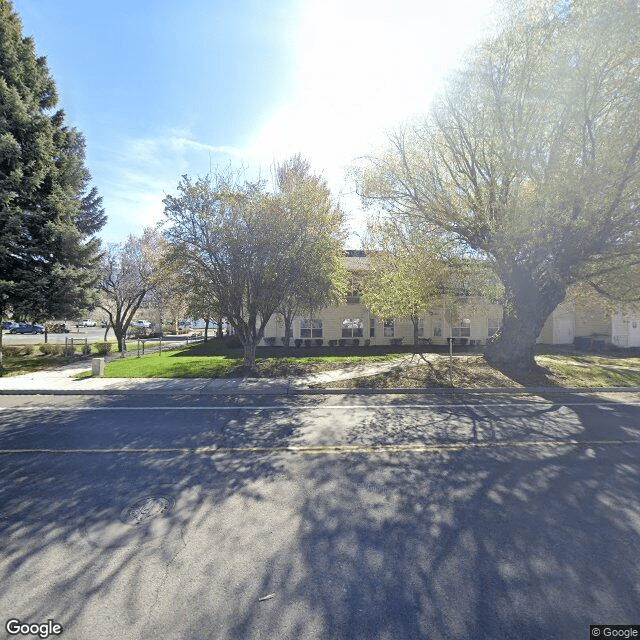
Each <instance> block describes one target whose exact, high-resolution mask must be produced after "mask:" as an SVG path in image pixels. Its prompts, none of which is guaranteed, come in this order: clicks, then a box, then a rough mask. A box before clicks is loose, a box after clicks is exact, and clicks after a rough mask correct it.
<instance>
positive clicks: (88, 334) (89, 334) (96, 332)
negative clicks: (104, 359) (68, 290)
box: [2, 324, 114, 345]
mask: <svg viewBox="0 0 640 640" xmlns="http://www.w3.org/2000/svg"><path fill="white" fill-rule="evenodd" d="M67 327H68V328H69V333H49V334H48V335H47V341H48V342H51V343H62V344H64V341H65V338H74V339H75V338H82V339H84V338H87V340H88V341H89V342H97V341H102V340H104V331H105V330H104V329H101V328H100V327H79V328H76V327H75V325H70V324H67ZM113 337H114V335H113V330H111V329H110V330H109V335H108V336H107V338H111V339H113ZM2 343H3V344H8V345H13V344H44V335H42V334H36V335H33V334H30V333H15V334H11V333H9V332H8V331H3V332H2Z"/></svg>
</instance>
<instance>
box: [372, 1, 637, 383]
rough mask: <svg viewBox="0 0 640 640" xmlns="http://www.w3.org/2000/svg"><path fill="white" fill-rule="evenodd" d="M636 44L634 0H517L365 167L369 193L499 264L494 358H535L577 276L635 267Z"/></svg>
mask: <svg viewBox="0 0 640 640" xmlns="http://www.w3.org/2000/svg"><path fill="white" fill-rule="evenodd" d="M639 51H640V14H639V11H638V5H637V2H630V1H629V0H609V1H608V2H601V1H600V0H567V1H566V2H557V1H555V0H553V1H552V0H538V1H532V2H513V3H511V5H509V11H508V12H507V14H506V18H505V19H504V24H503V25H502V28H501V30H500V31H499V33H498V34H497V35H495V36H494V37H492V38H490V39H488V40H486V41H485V42H483V43H482V44H481V45H479V46H478V47H477V48H476V50H475V51H474V52H473V53H472V55H471V56H470V57H469V59H468V61H467V63H466V65H465V66H464V68H463V69H462V70H461V71H459V72H458V73H457V74H456V75H455V76H454V77H453V78H451V79H450V81H449V82H448V85H447V87H446V90H445V91H444V92H443V94H442V95H441V96H440V97H439V98H438V99H437V100H436V101H435V103H434V105H433V108H432V109H431V112H430V113H429V115H428V116H427V117H426V118H425V119H424V120H422V121H418V122H414V123H412V124H410V125H407V126H405V127H404V128H402V129H400V130H397V131H396V132H395V133H394V134H393V135H392V136H391V138H390V145H389V148H388V150H387V151H386V152H384V153H381V154H379V155H378V156H376V157H373V158H370V159H369V162H368V164H367V165H366V166H365V167H364V169H363V170H362V173H361V176H360V179H361V184H360V188H361V190H362V193H363V196H364V198H365V200H366V201H367V202H369V203H379V204H380V205H382V207H383V208H384V209H386V210H387V211H388V212H390V213H392V214H393V215H407V216H411V217H413V218H415V219H418V220H422V221H424V222H425V223H427V224H432V225H435V226H437V227H438V228H439V229H441V230H442V232H443V233H446V234H449V235H450V236H452V237H454V238H456V239H457V240H458V242H459V243H460V244H461V245H463V246H464V247H466V248H467V249H471V250H472V251H474V252H476V254H477V255H478V256H482V257H484V258H485V259H486V261H487V264H489V265H490V266H491V267H492V268H493V270H494V271H495V273H496V274H497V276H498V277H499V278H500V280H501V281H502V283H503V285H504V288H505V301H504V315H503V327H502V330H501V332H500V334H499V336H498V338H497V340H495V341H494V342H492V343H491V344H490V345H488V347H487V349H486V357H487V358H488V359H489V361H490V362H492V363H493V364H495V365H497V366H500V367H502V368H504V369H509V370H515V371H517V370H526V369H531V368H533V367H534V366H535V361H534V349H535V341H536V338H537V336H538V335H539V333H540V331H541V329H542V326H543V324H544V322H545V320H546V319H547V317H548V316H549V314H550V313H551V312H552V311H553V310H554V309H555V308H556V306H557V305H558V304H559V303H560V302H561V301H562V300H563V299H564V297H565V295H566V292H567V288H568V287H569V286H571V285H572V284H574V283H578V282H581V281H582V282H584V281H587V282H593V283H594V284H596V285H598V286H600V287H601V288H604V287H606V286H607V283H615V282H616V281H618V282H619V281H620V279H621V278H622V279H628V278H629V277H630V274H635V273H637V272H638V268H637V265H638V264H639V263H640V248H639V247H640V242H639V241H640V222H639V213H640V174H639V162H638V154H639V152H640V109H639V107H640V82H638V78H639V77H640V56H639V55H638V52H639ZM634 265H636V266H634ZM612 274H615V275H612Z"/></svg>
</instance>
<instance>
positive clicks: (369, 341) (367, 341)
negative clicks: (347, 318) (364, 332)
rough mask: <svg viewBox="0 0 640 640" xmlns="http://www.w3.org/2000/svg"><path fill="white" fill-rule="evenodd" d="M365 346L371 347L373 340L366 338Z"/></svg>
mask: <svg viewBox="0 0 640 640" xmlns="http://www.w3.org/2000/svg"><path fill="white" fill-rule="evenodd" d="M364 346H365V347H370V346H371V340H370V339H369V338H366V339H365V341H364Z"/></svg>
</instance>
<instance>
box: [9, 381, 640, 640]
mask: <svg viewBox="0 0 640 640" xmlns="http://www.w3.org/2000/svg"><path fill="white" fill-rule="evenodd" d="M0 407H1V408H0V425H1V428H0V462H1V464H2V476H1V479H0V504H1V505H2V513H1V514H0V528H1V532H0V541H1V543H0V544H1V545H2V549H1V554H0V578H1V579H0V611H2V613H3V614H4V619H5V620H8V619H10V618H17V619H19V620H21V621H24V622H28V623H42V622H46V621H47V620H53V621H55V622H56V623H59V624H61V625H62V627H63V629H64V631H63V635H62V638H64V639H65V640H67V639H68V640H72V639H77V640H86V639H88V638H91V639H92V640H93V639H102V638H103V639H105V640H106V639H113V638H119V639H120V638H121V639H132V640H147V639H149V640H150V639H152V638H163V639H169V640H172V639H176V640H178V639H181V640H184V639H187V640H202V639H205V638H206V639H209V638H211V639H214V638H215V639H216V640H221V639H224V640H230V639H234V640H235V639H237V640H252V639H265V640H266V639H276V638H277V639H280V640H284V639H291V640H293V639H296V640H297V639H301V638H304V639H318V640H321V639H322V640H326V639H333V638H336V639H338V638H353V639H358V640H403V639H418V638H425V639H427V638H428V639H434V640H435V639H447V640H449V639H451V640H454V639H455V640H470V639H474V640H476V639H486V640H489V639H491V640H500V639H505V640H506V639H509V640H512V639H514V638H518V639H519V640H527V639H534V638H535V639H545V640H548V639H558V640H559V639H562V640H565V639H567V638H570V639H573V638H576V639H580V638H584V639H585V640H586V639H587V638H589V624H597V623H617V624H631V623H636V624H638V623H640V537H639V534H640V463H639V459H640V399H639V398H638V397H637V394H636V395H635V396H634V395H631V394H627V395H622V394H612V395H611V396H609V397H606V398H605V397H601V396H582V395H581V396H578V395H571V394H567V395H565V396H558V395H550V396H549V397H547V398H545V397H542V396H536V397H531V396H519V397H514V398H511V397H507V396H504V397H500V396H495V397H487V396H484V397H477V398H474V397H471V396H469V397H464V398H460V397H456V398H449V397H433V396H431V397H429V398H426V397H420V396H404V397H403V396H386V395H385V396H348V395H345V396H310V397H301V398H277V397H251V398H248V397H247V398H237V399H232V398H228V399H226V400H221V398H215V397H206V396H191V397H186V396H184V397H180V396H175V397H172V396H167V395H163V396H150V395H140V396H134V395H113V396H96V397H90V396H89V397H87V396H85V397H73V396H59V397H56V396H40V397H28V396H21V397H11V396H5V397H1V398H0Z"/></svg>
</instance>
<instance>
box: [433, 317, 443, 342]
mask: <svg viewBox="0 0 640 640" xmlns="http://www.w3.org/2000/svg"><path fill="white" fill-rule="evenodd" d="M433 337H434V338H442V320H441V319H440V318H435V319H434V321H433Z"/></svg>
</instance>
